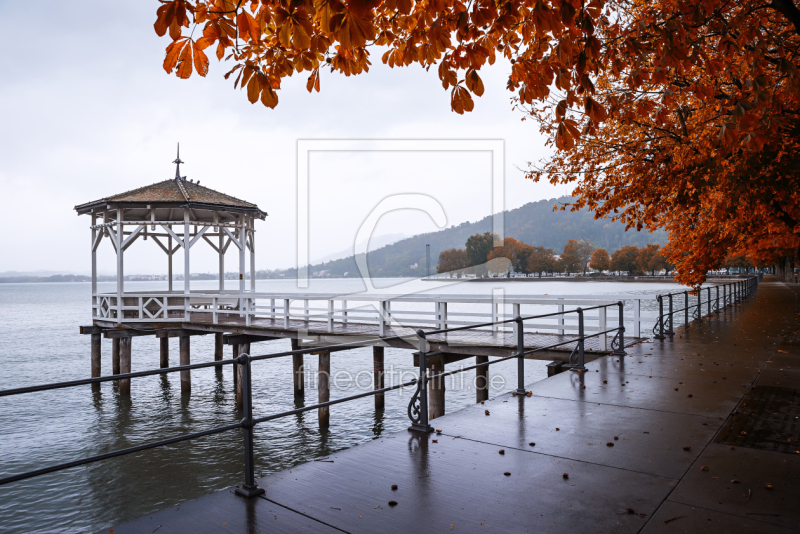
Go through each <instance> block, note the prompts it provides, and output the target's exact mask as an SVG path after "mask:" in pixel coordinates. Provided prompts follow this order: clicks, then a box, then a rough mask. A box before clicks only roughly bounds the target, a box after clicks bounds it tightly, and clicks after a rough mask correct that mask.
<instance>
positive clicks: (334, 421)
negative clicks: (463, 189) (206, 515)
mask: <svg viewBox="0 0 800 534" xmlns="http://www.w3.org/2000/svg"><path fill="white" fill-rule="evenodd" d="M377 283H378V284H380V285H382V286H385V287H384V289H383V291H384V292H386V293H394V292H400V293H403V294H406V293H410V292H412V291H419V290H428V291H433V292H437V293H443V292H447V293H461V294H488V295H491V293H492V290H493V289H495V288H498V287H500V288H503V289H504V290H505V291H506V293H507V294H515V295H521V294H530V295H541V294H545V293H547V294H550V295H553V294H590V293H592V294H623V293H640V294H641V293H648V294H652V293H656V292H664V291H667V290H677V288H678V286H677V285H676V284H671V283H666V282H664V283H625V282H588V283H587V282H533V283H525V282H505V283H503V282H498V283H460V284H452V285H448V286H445V287H439V286H440V284H438V283H432V282H421V281H408V280H398V279H378V280H377ZM177 284H182V282H178V283H177ZM230 284H231V289H233V287H234V286H235V285H236V282H235V281H230ZM392 286H394V289H393V287H392ZM177 287H182V285H177V286H176V288H177ZM216 287H217V282H214V281H208V282H194V281H193V282H192V289H193V290H194V289H214V288H216ZM99 289H100V291H113V290H114V284H113V283H107V284H99ZM164 289H166V282H127V283H126V290H136V291H151V290H152V291H157V290H164ZM257 290H258V291H259V292H303V291H310V292H331V293H337V294H343V293H349V292H357V291H363V290H364V286H363V284H362V282H361V281H360V280H357V279H344V280H312V281H311V286H310V287H309V288H308V289H307V290H300V289H298V288H297V287H296V282H294V281H288V280H287V281H281V280H259V281H258V284H257ZM90 302H91V288H90V285H89V284H88V283H75V284H68V283H60V284H0V326H2V329H0V389H9V388H14V387H20V386H26V385H35V384H44V383H50V382H59V381H65V380H75V379H81V378H87V377H88V376H89V375H90V372H89V371H90V365H89V355H90V339H89V336H81V335H79V334H78V327H79V326H80V325H86V324H91V321H90ZM650 323H652V321H648V324H650ZM170 343H171V345H170V360H171V364H172V365H177V360H178V345H177V343H178V341H177V339H176V338H173V339H171V340H170ZM191 344H192V363H200V362H204V361H211V360H213V358H214V346H213V344H214V338H213V336H196V337H192V341H191ZM284 350H290V343H289V341H288V340H276V341H270V342H263V343H257V344H254V345H253V349H252V351H253V353H254V354H267V353H270V352H279V351H284ZM102 351H103V360H102V372H103V375H110V374H111V342H110V340H103V347H102ZM225 351H226V358H230V357H231V348H230V347H228V346H226V347H225ZM316 360H317V358H316V357H314V356H306V358H305V362H306V375H307V376H309V375H311V374H314V373H315V372H316V367H317V361H316ZM385 360H386V361H385V365H386V369H387V372H389V371H390V370H393V372H394V373H396V375H400V374H401V373H402V374H404V378H405V379H408V378H410V377H412V376H416V372H415V369H414V367H413V365H412V364H413V361H412V357H411V351H408V350H401V349H386V357H385ZM462 364H463V365H464V366H467V365H472V361H471V360H465V361H463V362H459V363H455V364H451V365H449V366H448V370H449V369H454V368H457V367H458V366H459V365H462ZM545 364H546V362H537V361H527V362H526V382H527V383H531V382H535V381H538V380H541V379H544V378H545V377H546V376H547V373H546V370H545ZM158 365H159V347H158V341H157V340H156V339H155V338H154V337H149V336H146V337H139V338H134V339H133V348H132V368H133V369H132V370H133V371H137V370H145V369H154V368H157V367H158ZM515 368H516V363H515V362H514V361H508V362H503V363H501V364H498V365H493V366H492V367H491V368H490V376H492V377H502V378H495V380H493V381H492V386H493V387H492V390H491V392H490V396H492V397H493V396H495V395H497V394H499V393H502V392H505V391H508V390H511V389H514V384H515V381H516V371H515ZM371 370H372V350H371V349H370V348H362V349H354V350H351V351H346V352H339V353H334V354H333V355H332V357H331V374H332V376H335V375H336V373H337V372H338V371H348V372H350V373H352V374H356V373H357V372H358V371H367V372H371ZM459 376H461V375H459ZM464 376H465V379H464V380H463V383H462V381H460V379H457V381H456V382H448V384H447V411H448V412H452V411H455V410H458V409H460V408H463V407H465V406H467V405H469V404H471V403H473V402H474V399H475V392H474V389H473V388H472V387H471V386H472V382H471V381H472V379H473V378H474V372H472V371H468V372H467V373H465V374H464ZM388 380H389V379H388V378H387V381H388ZM342 382H343V383H341V382H340V383H338V384H337V381H335V380H332V383H331V399H332V400H333V399H337V398H341V397H345V396H348V395H352V394H355V393H357V392H359V391H362V390H363V388H367V389H371V377H370V375H368V374H367V373H362V375H361V379H360V380H357V382H359V383H360V385H359V384H358V383H357V384H354V383H352V382H347V381H342ZM387 385H388V383H387ZM253 394H254V397H255V398H254V414H255V415H256V416H259V415H267V414H270V413H277V412H281V411H285V410H290V409H293V408H295V407H296V404H295V400H294V397H293V394H292V366H291V359H289V358H284V359H279V360H267V361H264V362H258V363H256V364H254V365H253ZM410 395H411V391H410V390H398V391H395V392H392V393H390V394H387V395H386V408H385V410H384V411H383V412H382V413H376V412H375V409H374V404H373V403H374V401H373V399H372V397H367V398H364V399H359V400H356V401H352V402H348V403H344V404H340V405H336V406H333V407H331V426H330V428H329V429H327V430H326V431H320V429H319V428H318V426H317V415H316V413H315V412H313V411H311V412H308V413H305V414H301V415H297V416H291V417H286V418H282V419H278V420H276V421H272V422H269V423H266V424H262V425H258V426H257V427H256V433H255V434H256V443H255V458H256V474H257V476H261V475H265V474H268V473H272V472H275V471H280V470H283V469H287V468H290V467H292V466H295V465H297V464H300V463H304V462H308V461H310V460H313V459H314V458H320V457H324V456H326V455H328V454H331V453H332V452H335V451H339V450H342V449H346V448H348V447H352V446H355V445H358V444H361V443H365V442H368V441H370V440H372V439H374V438H376V437H377V436H380V435H382V434H385V433H388V432H395V431H399V430H403V429H405V428H407V427H408V425H409V421H408V417H407V415H406V407H407V404H408V400H409V398H410ZM306 402H308V403H309V404H311V403H314V402H316V391H315V390H314V389H310V390H309V389H308V387H307V389H306ZM240 417H241V415H240V414H238V413H237V411H236V408H235V402H234V395H233V377H232V374H231V368H230V366H226V367H225V368H224V369H223V370H222V371H217V370H216V369H207V370H205V369H204V370H199V371H193V372H192V393H191V396H181V392H180V382H179V376H178V373H172V374H169V375H166V376H154V377H146V378H139V379H134V380H132V385H131V396H130V397H129V398H125V397H120V396H119V394H118V391H117V388H116V386H115V385H113V384H112V383H110V382H109V383H104V384H103V385H102V387H101V388H100V391H99V392H92V389H91V387H90V386H83V387H74V388H67V389H62V390H56V391H48V392H43V393H34V394H26V395H18V396H12V397H3V398H0V477H2V476H8V475H11V474H14V473H20V472H25V471H29V470H32V469H37V468H41V467H45V466H48V465H53V464H57V463H62V462H66V461H69V460H73V459H79V458H83V457H87V456H92V455H96V454H102V453H104V452H109V451H114V450H117V449H122V448H126V447H131V446H134V445H138V444H143V443H148V442H151V441H156V440H159V439H164V438H167V437H170V436H177V435H180V434H185V433H190V432H197V431H200V430H204V429H208V428H213V427H217V426H222V425H227V424H231V423H235V422H236V421H238V420H239V419H240ZM241 480H242V444H241V433H240V432H238V431H233V432H228V433H224V434H220V435H216V436H211V437H206V438H201V439H198V440H194V441H190V442H184V443H181V444H177V445H173V446H169V447H162V448H158V449H153V450H149V451H144V452H142V453H138V454H132V455H128V456H123V457H120V458H116V459H112V460H106V461H102V462H96V463H94V464H91V465H88V466H82V467H76V468H72V469H68V470H65V471H61V472H58V473H52V474H49V475H44V476H40V477H36V478H33V479H29V480H25V481H21V482H16V483H13V484H7V485H5V486H0V532H91V531H94V530H98V529H101V528H108V527H110V526H112V525H114V524H118V523H121V522H124V521H128V520H131V519H134V518H136V517H139V516H142V515H144V514H147V513H151V512H154V511H157V510H161V509H164V508H167V507H170V506H173V505H176V504H179V503H181V502H184V501H187V500H190V499H194V498H197V497H200V496H202V495H206V494H209V493H212V492H215V491H217V490H220V489H223V488H226V487H229V486H232V485H235V484H238V483H239V482H241Z"/></svg>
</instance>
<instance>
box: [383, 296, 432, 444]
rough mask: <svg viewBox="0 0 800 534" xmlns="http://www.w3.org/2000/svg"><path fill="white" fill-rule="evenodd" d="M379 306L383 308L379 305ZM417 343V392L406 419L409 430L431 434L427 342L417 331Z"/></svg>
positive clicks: (420, 330) (409, 404)
mask: <svg viewBox="0 0 800 534" xmlns="http://www.w3.org/2000/svg"><path fill="white" fill-rule="evenodd" d="M381 306H383V305H382V304H381ZM417 341H418V342H419V380H418V381H417V391H416V392H414V395H413V396H412V397H411V401H410V402H409V403H408V417H409V418H410V419H411V428H409V430H416V431H418V432H433V428H431V425H429V424H428V342H427V341H426V339H425V332H424V331H423V330H422V329H419V330H417Z"/></svg>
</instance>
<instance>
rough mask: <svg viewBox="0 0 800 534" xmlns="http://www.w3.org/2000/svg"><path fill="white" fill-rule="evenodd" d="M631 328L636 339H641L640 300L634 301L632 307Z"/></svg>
mask: <svg viewBox="0 0 800 534" xmlns="http://www.w3.org/2000/svg"><path fill="white" fill-rule="evenodd" d="M633 327H634V328H635V329H636V337H642V299H636V303H635V304H634V305H633Z"/></svg>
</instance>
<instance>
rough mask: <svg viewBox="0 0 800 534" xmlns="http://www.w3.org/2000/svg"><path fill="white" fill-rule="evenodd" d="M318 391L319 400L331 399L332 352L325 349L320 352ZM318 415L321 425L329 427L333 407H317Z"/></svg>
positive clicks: (326, 400) (321, 426)
mask: <svg viewBox="0 0 800 534" xmlns="http://www.w3.org/2000/svg"><path fill="white" fill-rule="evenodd" d="M317 391H318V393H319V402H320V403H322V402H328V401H329V400H331V353H330V351H324V352H320V353H319V372H318V374H317ZM317 415H318V416H319V427H320V428H328V427H329V426H330V422H331V408H330V406H324V407H322V408H317Z"/></svg>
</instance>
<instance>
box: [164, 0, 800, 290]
mask: <svg viewBox="0 0 800 534" xmlns="http://www.w3.org/2000/svg"><path fill="white" fill-rule="evenodd" d="M155 31H156V33H157V34H158V35H161V36H165V35H167V34H168V35H169V39H170V42H169V44H168V46H167V50H166V57H165V60H164V69H165V70H166V71H167V72H175V73H176V74H177V76H179V77H181V78H188V77H189V76H191V74H192V73H193V72H197V73H198V74H200V75H201V76H205V75H206V74H207V72H208V70H209V60H208V56H207V55H206V52H205V50H206V49H209V48H210V47H211V48H213V49H214V51H215V54H216V57H217V58H218V59H220V60H223V59H224V60H228V61H231V68H230V70H229V71H228V72H227V74H225V76H226V78H227V77H229V76H232V75H235V81H234V87H242V88H246V94H247V98H248V99H249V101H250V102H253V103H255V102H258V101H259V100H260V101H261V102H262V103H263V104H264V105H266V106H269V107H275V106H276V105H277V104H278V90H279V89H280V87H281V82H282V80H283V79H284V78H286V77H287V76H292V75H293V74H294V73H304V75H305V73H307V74H308V81H307V84H306V88H307V89H308V90H309V91H319V90H320V87H321V75H322V73H323V72H325V71H326V70H327V71H333V72H339V73H342V74H345V75H346V76H350V75H354V74H361V73H364V72H368V71H369V67H370V65H371V55H370V48H371V47H373V46H375V47H379V48H380V51H381V52H382V56H381V61H383V62H384V63H386V64H388V65H389V66H391V67H404V66H409V65H411V64H412V63H417V64H419V65H421V66H422V67H424V68H426V69H430V68H432V67H434V68H435V70H436V72H437V74H438V77H439V80H440V82H441V84H442V87H443V88H444V89H446V90H449V91H450V104H451V108H452V110H453V111H455V112H456V113H464V112H467V111H471V110H472V109H473V108H474V105H475V101H474V98H473V96H481V95H482V94H483V91H484V86H483V81H482V79H481V77H480V75H479V71H480V69H481V68H482V67H484V66H486V65H487V64H493V63H494V62H495V61H496V60H497V58H498V57H500V56H502V57H504V58H506V59H507V60H508V61H509V62H510V63H511V69H510V74H509V76H508V80H507V84H506V86H507V88H508V89H509V90H510V91H512V92H513V95H514V99H515V105H516V106H518V107H519V108H520V109H521V110H523V112H524V113H526V114H527V116H528V117H529V118H531V119H532V120H534V121H535V122H536V123H537V124H538V125H539V128H540V130H541V131H542V132H543V133H544V134H545V135H547V136H548V140H549V141H548V143H549V144H551V145H552V146H554V147H555V149H556V151H555V153H554V155H553V156H552V157H551V158H549V159H547V160H545V161H543V162H540V163H536V164H533V165H532V166H531V168H530V171H529V177H530V178H532V179H535V180H539V179H547V180H550V181H552V182H554V183H572V184H574V185H575V187H576V189H575V193H576V194H577V196H578V199H577V201H576V202H575V203H574V204H573V205H572V208H576V209H577V208H581V207H583V206H588V207H590V208H591V209H592V210H594V211H595V213H596V214H597V216H600V217H602V216H611V217H613V218H619V219H620V220H622V221H623V222H624V223H625V224H626V225H628V227H629V228H636V229H649V230H652V229H655V228H665V229H667V230H668V231H669V233H670V242H669V244H668V246H667V247H666V249H665V254H666V256H667V258H668V259H669V260H670V261H671V262H672V263H674V264H675V265H676V266H677V270H678V279H679V280H680V281H681V282H684V283H687V284H692V285H697V284H699V283H701V282H702V281H703V279H704V278H705V273H706V271H707V270H708V269H710V268H713V267H716V266H719V265H720V264H721V263H722V261H723V260H724V258H725V257H726V255H728V254H746V255H747V256H748V257H749V258H752V259H754V260H758V261H760V262H764V261H772V260H774V259H777V258H778V257H781V256H786V255H788V254H795V253H796V252H797V251H798V250H800V248H799V247H800V236H799V235H798V231H800V216H798V213H800V163H797V162H796V158H795V157H794V154H795V153H796V152H797V149H798V144H799V143H798V142H799V141H800V99H799V98H798V96H800V74H799V71H798V64H799V63H800V10H798V9H797V7H796V6H795V4H794V2H793V1H792V0H771V1H770V2H766V1H764V0H736V1H731V0H727V1H717V0H696V1H693V2H689V1H685V0H662V1H660V2H649V1H647V0H633V1H622V0H610V1H603V0H589V1H586V0H581V1H578V0H535V1H534V0H509V1H507V2H505V3H498V2H494V1H489V0H471V1H470V2H468V3H466V4H465V3H463V2H462V1H461V0H419V1H413V0H313V1H312V0H291V1H289V0H281V1H278V0H248V1H245V0H238V1H235V0H162V1H161V6H160V7H159V8H158V10H157V20H156V22H155ZM562 207H563V206H562Z"/></svg>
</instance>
